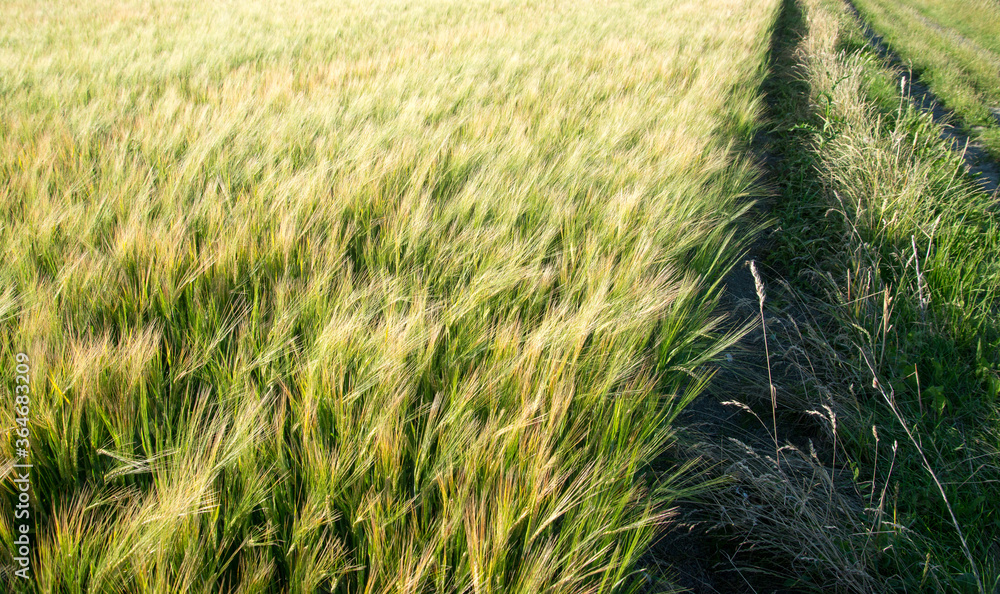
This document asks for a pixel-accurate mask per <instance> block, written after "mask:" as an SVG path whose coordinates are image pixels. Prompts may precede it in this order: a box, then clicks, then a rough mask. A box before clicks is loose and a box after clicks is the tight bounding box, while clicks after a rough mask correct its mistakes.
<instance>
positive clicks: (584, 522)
mask: <svg viewBox="0 0 1000 594" xmlns="http://www.w3.org/2000/svg"><path fill="white" fill-rule="evenodd" d="M778 5H779V2H778V1H777V0H752V1H746V0H697V1H695V0H623V1H608V2H604V1H602V2H597V1H583V2H569V1H564V0H539V1H528V0H501V1H498V2H486V1H476V0H472V1H463V2H458V1H451V0H413V1H404V0H368V1H364V2H362V1H358V0H337V1H334V0H303V1H300V2H282V1H277V2H264V1H262V0H249V1H241V2H235V1H225V0H223V1H220V2H215V3H201V2H193V1H185V0H164V1H158V2H153V3H150V2H139V1H128V0H101V1H99V0H83V1H81V2H75V3H69V2H61V1H43V2H35V1H32V2H27V1H23V0H13V1H10V0H8V1H5V2H3V15H4V16H3V19H4V24H3V27H2V29H0V205H2V208H0V229H2V232H0V234H2V237H3V238H4V242H3V252H2V258H0V279H2V287H0V361H2V362H3V363H2V365H0V382H2V385H3V390H2V393H4V394H5V396H9V398H7V397H5V398H4V400H3V402H2V405H0V430H2V432H3V434H4V435H5V436H9V438H5V439H2V440H0V469H2V474H3V477H4V478H3V482H2V487H0V543H2V544H0V566H3V568H4V570H3V571H2V572H0V576H2V577H0V581H6V583H7V584H8V585H12V587H14V588H22V589H25V590H27V591H33V592H67V593H73V592H218V591H227V592H345V593H346V592H358V593H361V592H364V593H394V592H474V593H476V594H480V593H487V592H497V593H500V592H504V593H506V592H510V593H525V594H535V593H541V592H552V593H556V592H558V593H563V592H566V593H569V592H626V591H635V590H636V589H637V588H639V587H644V585H648V584H650V583H653V584H654V585H656V584H657V583H658V584H659V585H660V586H662V587H666V586H667V585H669V584H668V583H667V581H662V580H667V579H668V578H669V576H653V575H652V574H651V573H650V571H647V570H646V569H645V567H644V566H641V563H640V561H641V558H642V555H643V554H644V553H645V552H646V550H647V548H648V546H649V545H650V543H651V542H652V541H653V539H654V538H655V537H656V535H657V533H658V532H659V531H660V530H661V529H662V528H663V527H664V526H665V525H667V524H668V523H669V522H670V521H671V508H672V506H673V505H674V502H675V501H676V499H677V498H678V497H679V496H681V495H682V494H684V493H685V492H687V490H688V489H690V488H691V486H692V484H694V483H696V482H697V481H696V479H692V478H691V477H690V476H689V473H685V467H684V465H681V464H663V463H656V464H654V461H656V460H657V457H658V456H659V455H660V454H661V453H662V452H663V451H664V449H665V448H666V447H668V446H669V445H670V443H671V442H672V439H673V437H672V436H673V434H674V430H675V422H674V421H675V419H676V416H677V414H678V413H679V412H680V411H681V409H682V408H683V407H684V406H685V404H686V403H688V402H690V400H691V399H692V398H694V397H695V396H696V395H698V394H699V393H700V392H701V390H702V389H703V388H704V386H705V385H706V382H708V381H709V380H710V377H709V375H710V374H709V372H708V371H707V367H706V363H709V362H710V361H712V360H713V359H715V358H716V357H718V356H719V354H720V353H721V352H722V351H723V350H724V349H726V348H728V346H729V345H731V344H732V343H733V341H734V340H735V338H736V336H735V335H734V334H732V333H731V332H726V331H723V330H722V325H721V321H720V316H721V313H720V312H719V309H718V307H717V305H718V301H719V296H720V291H721V287H722V284H721V281H722V279H723V277H724V275H725V274H726V273H727V272H728V271H729V270H730V269H731V268H732V267H733V266H734V265H735V264H736V263H738V262H740V259H741V258H742V257H743V255H744V252H745V250H746V246H747V245H748V242H749V241H750V240H751V239H752V237H751V235H752V233H751V231H752V229H750V228H748V226H747V224H746V223H745V222H744V220H745V216H744V215H745V213H746V211H747V209H748V208H749V207H750V204H751V201H752V198H753V196H754V195H756V194H755V192H756V190H755V188H756V187H757V178H758V173H757V169H756V167H755V166H754V165H753V163H752V161H751V159H750V158H748V157H747V155H746V151H745V145H746V142H747V140H748V138H749V135H750V134H751V133H752V131H753V130H754V128H755V126H756V125H757V121H758V118H759V116H760V113H761V106H762V100H761V97H760V93H759V86H760V83H761V81H762V80H763V77H764V75H765V70H766V68H765V65H766V57H767V50H768V43H769V37H770V31H771V28H772V26H773V22H774V19H775V16H776V14H777V10H778ZM21 353H23V355H21ZM22 360H23V361H27V363H23V365H25V366H26V367H29V368H30V373H26V374H25V377H29V379H28V380H26V381H27V384H26V385H27V386H28V387H29V388H30V390H29V392H28V395H29V398H25V399H24V400H19V401H18V404H22V403H24V406H23V407H15V399H14V393H15V385H20V384H18V383H17V380H16V377H15V375H16V374H22V370H21V369H22V368H17V367H16V363H21V362H22ZM17 394H18V395H22V391H21V390H18V391H17ZM15 410H18V411H20V412H15ZM18 418H20V419H24V418H26V419H27V420H26V421H18V420H17V419H18ZM22 429H26V430H27V431H24V432H22V431H21V430H22ZM24 433H28V434H30V451H28V452H27V453H24V452H19V450H21V449H22V448H21V447H20V445H19V444H18V439H19V438H20V437H23V435H24ZM26 463H30V464H31V465H32V466H31V468H30V469H28V474H30V490H29V494H30V506H29V510H30V532H29V535H28V536H29V541H30V547H29V549H30V551H29V554H28V556H27V558H28V563H29V570H30V571H29V576H30V577H29V579H27V580H25V579H23V576H21V575H14V574H13V569H21V568H23V567H24V566H23V565H19V564H18V562H16V561H15V557H19V556H20V554H19V550H20V549H19V547H18V546H16V544H15V541H16V540H17V539H19V538H20V536H21V533H20V528H19V526H22V525H24V524H20V522H21V520H15V510H20V509H21V508H18V507H16V506H17V505H19V504H18V501H20V500H19V496H20V492H21V491H19V487H18V486H16V485H17V484H18V483H15V480H14V479H15V478H16V477H18V476H20V475H21V470H20V468H19V467H17V468H16V467H15V466H14V465H15V464H26Z"/></svg>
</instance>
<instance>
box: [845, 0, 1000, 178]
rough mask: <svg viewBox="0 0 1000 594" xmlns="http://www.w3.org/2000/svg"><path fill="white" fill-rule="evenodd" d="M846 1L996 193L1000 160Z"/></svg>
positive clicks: (910, 91)
mask: <svg viewBox="0 0 1000 594" xmlns="http://www.w3.org/2000/svg"><path fill="white" fill-rule="evenodd" d="M844 3H845V4H846V5H847V9H848V11H849V12H850V13H851V15H853V17H854V18H855V19H856V20H857V22H858V25H859V26H860V28H861V31H862V32H863V33H864V36H865V38H866V39H867V40H868V44H869V45H870V46H871V48H872V49H873V50H875V52H876V53H877V54H878V55H879V56H881V57H882V58H884V59H886V60H887V61H888V62H889V63H890V64H892V65H893V66H896V67H898V68H899V69H900V70H902V71H904V72H906V74H901V75H899V77H898V78H897V80H896V82H897V83H900V84H903V80H904V79H905V86H906V94H907V95H908V96H909V97H910V101H911V102H913V104H914V105H915V106H916V107H918V108H919V109H921V110H923V111H924V112H927V113H929V114H931V117H933V118H934V122H935V123H937V124H939V125H940V126H941V137H942V138H943V139H945V140H947V141H948V142H950V143H951V145H952V146H953V147H954V148H955V150H957V151H960V152H962V157H963V158H964V159H965V165H966V167H968V169H969V172H970V173H971V174H973V175H977V174H978V181H979V182H980V184H981V186H982V188H983V190H985V191H986V193H988V194H996V193H997V190H998V188H1000V163H997V161H996V160H994V159H993V158H992V157H991V156H990V154H989V153H988V152H987V151H986V149H985V148H983V146H982V145H980V144H978V143H977V142H975V141H974V140H973V139H972V138H971V137H970V136H969V135H967V134H965V133H964V132H963V131H962V130H961V129H959V128H957V127H956V126H954V125H953V122H957V121H958V118H957V117H956V116H955V113H954V112H953V111H951V110H949V109H947V108H946V107H944V105H943V104H942V103H941V101H940V100H939V99H938V98H937V96H936V95H934V93H932V92H931V90H930V87H928V86H927V85H926V84H924V83H923V82H921V81H920V77H918V76H914V75H913V74H912V72H911V71H910V70H909V66H908V65H907V64H906V63H905V62H904V61H903V59H902V58H901V57H900V56H899V54H897V53H895V52H894V51H892V50H891V49H890V48H889V46H888V45H887V44H886V43H885V41H884V40H883V39H882V37H881V36H880V35H878V34H877V33H875V31H873V30H872V28H871V27H869V26H868V23H866V22H865V20H864V19H863V18H862V17H861V13H860V12H858V9H857V7H856V6H854V2H852V1H851V0H844Z"/></svg>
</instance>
